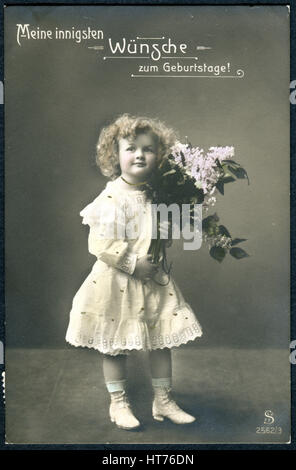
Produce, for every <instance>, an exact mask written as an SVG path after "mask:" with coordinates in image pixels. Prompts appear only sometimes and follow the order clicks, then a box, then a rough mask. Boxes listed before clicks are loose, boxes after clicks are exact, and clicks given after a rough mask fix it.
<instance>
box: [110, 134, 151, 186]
mask: <svg viewBox="0 0 296 470" xmlns="http://www.w3.org/2000/svg"><path fill="white" fill-rule="evenodd" d="M118 145H119V163H120V168H121V174H122V176H123V177H124V178H126V179H127V180H128V182H129V183H138V182H142V181H143V180H145V179H146V178H148V177H149V176H150V175H151V173H152V171H153V170H154V168H155V167H156V161H157V143H156V139H155V137H154V136H153V134H151V133H142V134H138V135H137V136H136V137H135V138H125V139H119V141H118Z"/></svg>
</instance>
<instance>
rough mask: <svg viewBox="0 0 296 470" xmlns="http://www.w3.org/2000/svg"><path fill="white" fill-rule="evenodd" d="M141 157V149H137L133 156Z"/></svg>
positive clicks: (142, 155)
mask: <svg viewBox="0 0 296 470" xmlns="http://www.w3.org/2000/svg"><path fill="white" fill-rule="evenodd" d="M143 157H144V154H143V152H142V149H138V150H137V151H136V153H135V158H136V159H137V158H139V159H143Z"/></svg>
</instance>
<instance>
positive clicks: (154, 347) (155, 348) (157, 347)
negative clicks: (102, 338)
mask: <svg viewBox="0 0 296 470" xmlns="http://www.w3.org/2000/svg"><path fill="white" fill-rule="evenodd" d="M201 336H202V331H200V332H199V333H196V334H195V335H194V336H193V337H192V338H188V339H186V340H185V341H179V342H178V343H174V344H171V345H168V344H159V345H157V346H151V348H148V347H146V348H143V347H135V346H133V347H130V348H125V349H122V350H113V351H110V350H103V349H102V348H100V347H98V346H95V345H92V344H85V343H83V344H79V343H76V342H71V341H70V340H69V339H67V338H66V342H67V343H68V344H70V345H71V346H74V347H75V348H79V347H80V348H88V349H95V350H96V351H99V352H100V353H101V354H107V355H108V356H118V355H120V354H124V355H128V354H129V353H130V352H131V351H155V350H157V349H165V348H168V349H173V348H177V347H179V346H181V345H182V344H187V343H189V341H194V340H196V339H197V338H200V337H201Z"/></svg>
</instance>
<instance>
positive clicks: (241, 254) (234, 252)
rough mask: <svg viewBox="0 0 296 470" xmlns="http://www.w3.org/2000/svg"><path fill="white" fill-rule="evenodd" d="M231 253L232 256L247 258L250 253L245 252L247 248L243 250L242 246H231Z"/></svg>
mask: <svg viewBox="0 0 296 470" xmlns="http://www.w3.org/2000/svg"><path fill="white" fill-rule="evenodd" d="M229 253H230V254H231V256H233V257H234V258H235V259H242V258H247V257H248V256H250V255H248V253H246V252H245V250H242V249H241V248H231V249H230V250H229Z"/></svg>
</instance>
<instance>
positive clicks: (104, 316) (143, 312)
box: [66, 114, 202, 430]
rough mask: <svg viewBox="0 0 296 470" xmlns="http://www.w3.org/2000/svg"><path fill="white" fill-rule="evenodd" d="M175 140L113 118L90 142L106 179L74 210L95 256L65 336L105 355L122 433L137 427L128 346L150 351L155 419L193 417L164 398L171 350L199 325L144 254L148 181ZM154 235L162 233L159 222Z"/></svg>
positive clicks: (153, 127) (151, 122)
mask: <svg viewBox="0 0 296 470" xmlns="http://www.w3.org/2000/svg"><path fill="white" fill-rule="evenodd" d="M175 141H176V135H175V133H174V132H173V131H172V130H171V129H169V128H167V127H166V126H165V125H164V124H163V123H162V122H160V121H158V120H155V119H148V118H142V117H133V116H130V115H128V114H124V115H122V116H120V117H119V118H118V119H117V120H116V121H115V122H114V123H113V124H111V125H109V126H108V127H106V128H104V129H103V130H102V132H101V134H100V137H99V140H98V145H97V163H98V165H99V167H100V169H101V172H102V173H103V174H104V175H105V176H108V177H109V178H110V179H111V181H109V182H108V183H107V184H106V187H105V189H104V190H103V191H102V192H101V194H100V195H99V196H98V197H97V198H96V199H95V200H94V201H93V202H92V203H90V204H89V205H88V206H86V207H85V208H84V209H83V210H82V211H81V212H80V215H81V216H82V217H83V220H82V223H83V224H88V225H89V227H90V232H89V241H88V247H89V252H90V253H92V254H93V255H95V256H96V257H97V261H96V262H95V264H94V266H93V268H92V270H91V272H90V274H89V275H88V277H87V278H86V279H85V281H84V282H83V284H82V285H81V287H80V288H79V290H78V292H77V293H76V295H75V297H74V299H73V305H72V310H71V312H70V321H69V326H68V330H67V334H66V341H68V342H69V343H70V344H72V345H74V346H84V347H88V348H94V349H96V350H98V351H100V352H101V353H102V354H103V355H104V356H103V373H104V378H105V383H106V387H107V390H108V392H109V393H110V397H111V404H110V409H109V413H110V418H111V421H112V422H114V423H115V424H116V425H117V426H118V427H120V428H123V429H127V430H133V429H136V428H138V427H139V426H140V423H139V421H138V419H137V418H136V417H135V416H134V414H133V412H132V409H131V407H130V404H129V402H128V399H127V396H126V359H127V356H128V354H129V351H131V350H145V351H148V352H149V363H150V369H151V376H152V386H153V389H154V400H153V405H152V414H153V417H154V419H156V420H157V421H163V420H164V417H166V418H169V419H170V420H171V421H172V422H174V423H177V424H184V423H191V422H193V421H194V420H195V418H194V417H193V416H191V415H189V414H188V413H185V412H184V411H183V410H181V408H180V407H179V406H178V405H177V404H176V403H175V401H174V400H173V399H172V397H171V394H170V392H171V387H172V361H171V348H172V347H176V346H180V345H181V344H184V343H187V342H188V341H189V340H194V339H195V338H197V337H199V336H201V335H202V331H201V327H200V325H199V323H198V321H197V319H196V318H195V315H194V313H193V311H192V309H191V307H190V305H189V304H188V303H186V302H185V300H184V298H183V296H182V293H181V292H180V290H179V288H178V286H177V284H176V283H175V281H174V280H173V279H172V278H170V279H169V282H168V283H165V282H163V281H165V279H166V274H165V272H164V271H163V268H162V266H161V265H160V263H153V262H152V256H151V255H150V254H148V251H149V246H150V243H151V237H152V233H153V232H152V230H153V217H152V205H151V198H150V196H149V191H148V189H147V188H148V187H147V184H148V183H149V181H150V179H151V177H152V175H153V174H154V172H156V171H157V167H158V166H159V165H160V164H161V162H162V161H163V159H164V158H165V157H166V156H167V155H168V154H169V152H170V147H171V146H172V145H173V144H174V143H175ZM161 233H162V234H164V233H167V225H166V224H165V223H162V224H161Z"/></svg>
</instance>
